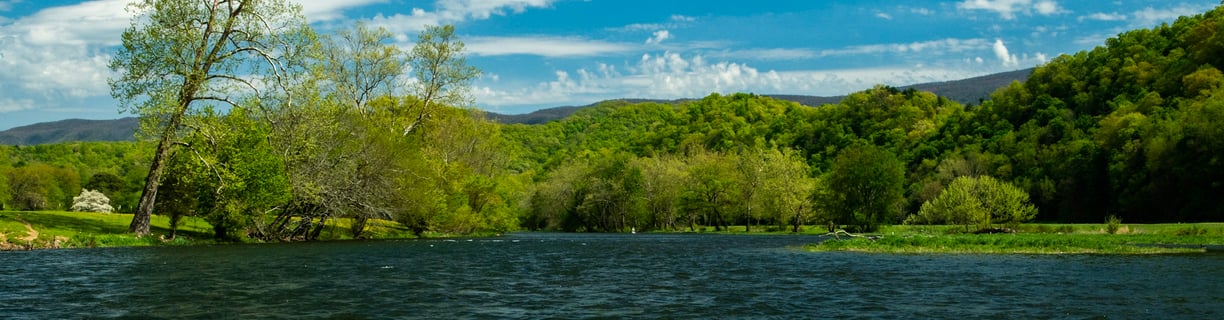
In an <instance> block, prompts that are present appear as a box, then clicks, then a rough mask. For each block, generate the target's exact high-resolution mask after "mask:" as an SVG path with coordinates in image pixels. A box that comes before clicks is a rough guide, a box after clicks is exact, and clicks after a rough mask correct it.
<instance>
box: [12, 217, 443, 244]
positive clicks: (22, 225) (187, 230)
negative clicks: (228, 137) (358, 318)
mask: <svg viewBox="0 0 1224 320" xmlns="http://www.w3.org/2000/svg"><path fill="white" fill-rule="evenodd" d="M131 222H132V215H131V214H124V213H94V212H66V211H0V251H6V250H33V249H58V248H96V247H139V246H184V245H208V244H217V243H218V241H216V240H214V239H213V230H212V225H210V224H208V222H206V221H204V220H203V219H200V218H197V217H183V218H182V220H181V221H180V222H179V226H178V228H177V231H176V232H175V237H174V238H173V239H169V238H168V235H169V234H170V218H169V217H167V216H159V215H154V216H153V217H152V219H151V220H150V228H149V229H150V231H152V234H153V235H152V236H147V237H136V236H135V235H133V234H131V233H129V232H128V231H127V230H128V225H129V224H130V223H131ZM348 227H349V226H348V221H347V220H343V219H342V220H341V221H338V222H336V221H333V222H331V223H329V224H328V227H327V228H325V229H324V231H323V234H322V235H321V239H320V240H325V241H326V240H348V239H352V237H351V236H350V235H349V232H348ZM426 236H427V237H448V236H452V235H447V234H434V233H428V234H426ZM364 237H365V238H368V239H405V238H416V236H415V235H414V234H413V233H412V231H411V230H408V229H407V228H402V227H398V225H397V224H396V223H394V222H390V221H371V222H370V223H369V225H367V231H366V233H365V236H364Z"/></svg>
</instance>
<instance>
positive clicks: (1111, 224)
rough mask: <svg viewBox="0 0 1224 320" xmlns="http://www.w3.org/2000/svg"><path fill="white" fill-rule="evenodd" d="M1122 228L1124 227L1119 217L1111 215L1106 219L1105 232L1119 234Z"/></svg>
mask: <svg viewBox="0 0 1224 320" xmlns="http://www.w3.org/2000/svg"><path fill="white" fill-rule="evenodd" d="M1121 227H1122V218H1118V216H1115V215H1112V214H1111V215H1109V217H1108V218H1105V232H1107V233H1109V234H1117V233H1118V228H1121Z"/></svg>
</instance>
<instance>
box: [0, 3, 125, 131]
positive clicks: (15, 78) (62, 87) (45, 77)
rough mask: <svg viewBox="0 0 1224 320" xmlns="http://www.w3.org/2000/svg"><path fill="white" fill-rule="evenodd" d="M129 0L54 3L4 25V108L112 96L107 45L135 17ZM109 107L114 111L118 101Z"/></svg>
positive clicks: (0, 76) (0, 64)
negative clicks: (126, 7) (129, 11)
mask: <svg viewBox="0 0 1224 320" xmlns="http://www.w3.org/2000/svg"><path fill="white" fill-rule="evenodd" d="M9 3H12V2H9ZM126 4H127V0H100V1H90V2H83V3H79V4H76V5H71V6H61V7H52V8H47V9H44V10H42V11H39V12H37V13H34V14H32V15H29V16H26V17H22V18H19V19H16V20H12V21H10V22H8V23H6V24H4V25H0V70H4V72H0V96H4V97H5V98H4V99H0V112H11V111H19V110H29V109H33V108H36V107H42V108H45V107H47V106H55V105H62V104H63V101H79V100H81V99H85V98H88V97H97V96H107V95H108V92H109V88H108V87H107V85H106V79H107V78H108V77H109V76H110V69H109V68H108V67H107V63H108V61H109V60H110V55H109V54H108V52H109V50H108V49H107V48H109V47H112V46H115V45H118V44H119V43H120V42H119V34H121V33H122V32H123V29H124V28H126V27H127V25H128V23H129V21H130V19H131V15H130V14H128V13H127V12H126V11H125V10H124V8H125V6H126ZM107 111H109V112H110V113H112V114H113V113H114V112H115V109H114V107H113V105H109V106H107Z"/></svg>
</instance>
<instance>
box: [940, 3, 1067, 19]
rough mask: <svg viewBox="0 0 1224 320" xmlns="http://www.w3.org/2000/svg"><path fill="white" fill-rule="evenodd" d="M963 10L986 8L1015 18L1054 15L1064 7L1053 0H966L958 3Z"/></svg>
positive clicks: (1006, 16) (1004, 16) (1002, 15)
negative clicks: (1032, 15) (1023, 15)
mask: <svg viewBox="0 0 1224 320" xmlns="http://www.w3.org/2000/svg"><path fill="white" fill-rule="evenodd" d="M956 7H957V8H959V9H962V10H985V11H992V12H995V13H997V14H999V16H1000V17H1003V19H1006V20H1011V19H1015V18H1016V15H1017V14H1033V13H1037V14H1040V15H1047V16H1048V15H1053V14H1058V13H1062V12H1063V9H1062V7H1061V6H1059V5H1058V2H1055V1H1053V0H964V1H962V2H959V3H957V4H956Z"/></svg>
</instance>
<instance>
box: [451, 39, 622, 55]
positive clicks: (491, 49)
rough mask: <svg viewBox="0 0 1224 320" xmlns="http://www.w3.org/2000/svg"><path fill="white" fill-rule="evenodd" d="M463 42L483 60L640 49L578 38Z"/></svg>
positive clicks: (593, 53) (591, 53) (608, 52)
mask: <svg viewBox="0 0 1224 320" xmlns="http://www.w3.org/2000/svg"><path fill="white" fill-rule="evenodd" d="M464 42H465V43H466V47H465V49H467V51H468V52H470V53H472V54H473V55H480V56H504V55H538V56H545V57H590V56H601V55H606V54H611V53H624V52H628V51H632V50H635V49H637V45H629V44H623V43H614V42H605V41H599V40H587V39H583V38H576V37H546V36H541V37H471V38H467V39H465V40H464Z"/></svg>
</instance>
